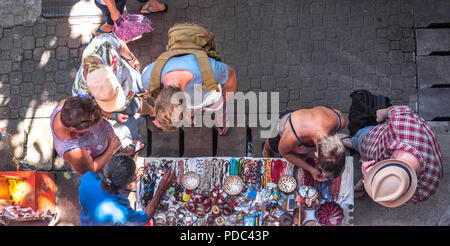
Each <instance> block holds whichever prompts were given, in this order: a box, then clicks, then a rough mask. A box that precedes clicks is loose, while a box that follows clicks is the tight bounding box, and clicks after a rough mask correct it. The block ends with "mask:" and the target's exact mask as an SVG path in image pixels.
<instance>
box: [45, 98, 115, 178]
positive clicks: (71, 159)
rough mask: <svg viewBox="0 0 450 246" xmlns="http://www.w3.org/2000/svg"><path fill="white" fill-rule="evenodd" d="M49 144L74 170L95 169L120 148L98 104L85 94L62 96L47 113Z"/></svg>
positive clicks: (79, 171)
mask: <svg viewBox="0 0 450 246" xmlns="http://www.w3.org/2000/svg"><path fill="white" fill-rule="evenodd" d="M50 127H51V130H52V134H53V144H54V146H55V150H56V152H57V153H58V155H59V156H60V157H61V158H62V159H63V160H64V161H66V162H68V163H69V164H70V165H71V166H72V168H73V169H74V170H75V172H77V173H79V174H84V173H85V172H87V171H91V172H99V171H100V170H102V169H103V167H104V166H105V165H106V163H107V162H108V160H109V159H111V157H112V156H113V155H114V154H115V153H116V152H117V151H118V150H119V149H120V147H121V144H120V140H119V139H118V138H117V136H116V135H115V134H114V130H113V128H112V126H111V124H110V123H109V122H108V121H107V120H105V119H104V118H102V115H101V113H100V108H99V107H98V106H97V105H95V103H94V102H93V101H92V100H91V99H88V98H80V97H72V98H68V99H64V100H62V101H61V102H60V103H59V104H58V105H57V106H56V108H55V109H54V110H53V113H52V114H51V116H50Z"/></svg>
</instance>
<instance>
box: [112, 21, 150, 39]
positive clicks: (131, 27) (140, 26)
mask: <svg viewBox="0 0 450 246" xmlns="http://www.w3.org/2000/svg"><path fill="white" fill-rule="evenodd" d="M153 30H154V28H153V27H152V21H151V20H150V19H148V18H147V17H145V16H144V15H140V14H133V15H126V16H121V17H120V18H119V19H118V20H116V21H115V22H114V33H115V34H116V36H117V37H118V38H119V39H121V40H123V41H124V42H125V43H126V42H128V41H130V40H132V39H133V38H136V37H139V36H140V35H142V34H143V33H146V32H151V31H153Z"/></svg>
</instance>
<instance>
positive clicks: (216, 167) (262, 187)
mask: <svg viewBox="0 0 450 246" xmlns="http://www.w3.org/2000/svg"><path fill="white" fill-rule="evenodd" d="M137 167H138V176H139V178H138V180H137V188H136V209H137V210H143V209H144V208H145V206H146V205H147V204H148V202H149V201H150V200H151V199H152V198H153V195H154V192H155V191H156V189H157V187H158V184H159V181H160V179H161V178H162V176H163V175H164V173H166V172H167V171H168V170H169V168H172V169H174V170H175V171H176V174H177V182H176V184H175V185H174V186H173V187H171V188H170V189H169V190H168V191H167V192H166V194H165V195H164V197H163V199H162V201H161V204H160V208H159V209H158V211H157V212H156V213H155V216H154V218H153V224H154V225H157V226H159V225H164V226H197V225H199V226H222V225H226V226H236V225H254V226H266V225H268V226H272V225H281V226H284V225H302V226H304V225H319V223H318V222H321V223H320V224H321V225H353V214H354V205H353V158H352V157H351V156H347V157H346V165H345V169H344V171H343V174H342V175H341V177H339V178H338V179H335V180H333V181H327V182H321V183H319V182H317V181H314V180H313V179H312V178H311V175H310V174H309V173H307V172H304V171H303V170H302V169H301V168H297V167H295V166H294V165H293V164H291V163H289V162H288V161H286V159H283V158H251V157H196V158H164V157H158V158H153V157H144V158H142V157H141V158H138V159H137ZM283 176H285V177H283ZM292 177H293V178H294V179H293V178H292ZM294 181H295V182H294ZM304 186H308V187H310V188H308V189H309V190H312V191H314V192H315V193H318V195H314V196H312V197H314V198H313V199H317V202H316V204H314V206H309V205H311V204H307V203H305V199H302V197H301V195H300V193H302V191H303V190H304V189H303V188H305V187H304ZM293 187H295V188H293ZM299 188H300V189H299ZM285 192H288V193H285ZM314 192H312V193H314ZM303 198H304V197H303ZM298 210H300V211H301V213H300V212H298ZM294 212H295V213H294ZM299 221H300V223H299ZM305 222H308V223H305ZM312 222H314V223H312Z"/></svg>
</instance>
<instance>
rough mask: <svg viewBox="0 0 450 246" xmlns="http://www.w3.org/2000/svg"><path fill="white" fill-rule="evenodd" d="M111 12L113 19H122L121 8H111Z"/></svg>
mask: <svg viewBox="0 0 450 246" xmlns="http://www.w3.org/2000/svg"><path fill="white" fill-rule="evenodd" d="M109 12H110V13H111V19H112V20H113V21H117V20H119V19H120V12H119V10H118V9H117V8H116V9H110V10H109Z"/></svg>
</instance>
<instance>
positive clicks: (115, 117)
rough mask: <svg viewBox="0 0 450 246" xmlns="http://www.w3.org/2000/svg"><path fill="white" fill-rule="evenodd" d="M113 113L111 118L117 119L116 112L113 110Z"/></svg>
mask: <svg viewBox="0 0 450 246" xmlns="http://www.w3.org/2000/svg"><path fill="white" fill-rule="evenodd" d="M113 114H114V119H113V120H117V113H116V112H113Z"/></svg>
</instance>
